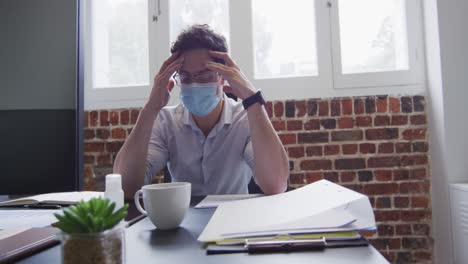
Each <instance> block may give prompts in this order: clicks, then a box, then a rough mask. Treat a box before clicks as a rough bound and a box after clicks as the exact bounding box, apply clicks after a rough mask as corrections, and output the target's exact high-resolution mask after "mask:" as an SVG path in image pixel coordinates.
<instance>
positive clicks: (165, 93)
mask: <svg viewBox="0 0 468 264" xmlns="http://www.w3.org/2000/svg"><path fill="white" fill-rule="evenodd" d="M183 62H184V57H179V52H175V53H173V54H172V55H171V56H170V57H169V58H168V59H167V60H166V61H165V62H164V63H163V65H162V66H161V69H160V70H159V72H158V74H157V75H156V76H155V77H154V84H153V88H152V90H151V94H150V98H149V100H148V103H147V105H146V107H148V108H150V109H151V110H156V111H159V110H161V109H162V108H163V107H164V106H166V105H167V103H168V102H169V98H170V94H169V92H170V91H171V90H172V88H173V87H174V82H173V81H170V82H169V78H171V76H172V74H174V72H175V71H176V70H177V69H180V67H182V63H183Z"/></svg>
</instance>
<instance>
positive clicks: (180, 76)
mask: <svg viewBox="0 0 468 264" xmlns="http://www.w3.org/2000/svg"><path fill="white" fill-rule="evenodd" d="M217 77H218V73H217V72H214V71H211V70H205V71H202V72H198V73H195V74H190V73H187V72H176V74H175V75H174V80H175V81H176V84H177V85H179V86H180V85H181V84H191V83H210V82H215V81H216V78H217Z"/></svg>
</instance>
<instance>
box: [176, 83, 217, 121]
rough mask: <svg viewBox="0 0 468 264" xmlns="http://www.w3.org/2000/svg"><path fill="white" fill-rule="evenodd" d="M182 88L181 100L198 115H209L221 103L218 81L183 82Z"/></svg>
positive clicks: (190, 110) (191, 111)
mask: <svg viewBox="0 0 468 264" xmlns="http://www.w3.org/2000/svg"><path fill="white" fill-rule="evenodd" d="M180 88H181V89H180V100H181V101H182V103H183V104H184V106H185V107H186V108H187V109H188V110H189V112H190V113H192V114H194V115H196V116H206V115H208V114H209V113H210V112H211V111H213V109H215V107H216V105H218V103H219V97H218V95H216V90H217V88H218V83H217V82H213V83H192V84H182V85H181V87H180Z"/></svg>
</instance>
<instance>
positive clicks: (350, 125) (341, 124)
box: [338, 117, 354, 128]
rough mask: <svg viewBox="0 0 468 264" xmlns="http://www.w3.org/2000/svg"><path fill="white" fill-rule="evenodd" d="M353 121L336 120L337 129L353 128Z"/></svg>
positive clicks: (349, 119) (350, 119)
mask: <svg viewBox="0 0 468 264" xmlns="http://www.w3.org/2000/svg"><path fill="white" fill-rule="evenodd" d="M353 127H354V120H353V119H352V118H351V117H342V118H339V119H338V128H353Z"/></svg>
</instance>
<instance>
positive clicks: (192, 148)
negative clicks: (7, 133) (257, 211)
mask: <svg viewBox="0 0 468 264" xmlns="http://www.w3.org/2000/svg"><path fill="white" fill-rule="evenodd" d="M227 51H228V49H227V44H226V40H225V38H224V37H223V36H222V35H219V34H217V33H215V32H214V31H212V30H211V29H210V28H209V27H208V26H206V25H194V26H191V27H189V28H188V29H187V30H185V31H183V32H182V33H181V34H180V35H179V36H178V38H177V40H176V41H175V42H174V44H173V45H172V47H171V53H172V55H171V56H170V57H169V58H168V59H167V60H166V61H165V62H164V63H163V64H162V66H161V69H160V70H159V72H158V73H157V75H156V77H155V78H154V84H153V88H152V91H151V94H150V97H149V99H148V101H147V103H146V104H145V106H144V107H143V109H142V110H141V112H140V115H139V117H138V120H137V122H136V124H135V127H134V128H133V130H132V132H131V133H130V135H129V136H128V138H127V140H126V141H125V143H124V145H123V146H122V148H121V150H120V152H119V153H118V154H117V157H116V159H115V163H114V172H115V173H119V174H122V177H123V184H124V191H125V194H126V196H127V197H132V196H133V194H134V193H135V192H136V191H137V190H138V189H140V188H141V186H142V185H143V184H149V183H151V181H152V178H153V176H154V175H155V174H156V173H158V172H159V171H160V170H161V169H162V168H164V167H165V166H167V167H168V169H169V171H170V173H171V176H172V181H174V182H180V181H185V182H191V183H192V195H207V194H242V193H247V192H248V191H247V186H248V183H249V182H250V180H251V179H252V177H253V178H254V180H255V182H256V183H257V185H258V186H259V187H260V188H261V189H262V191H263V192H264V193H265V194H277V193H280V192H283V191H285V190H286V187H287V179H288V176H289V168H288V167H289V164H288V158H287V155H286V152H285V150H284V148H283V146H282V144H281V141H280V139H279V137H278V135H277V134H276V132H275V130H274V129H273V126H272V125H271V123H270V120H269V119H268V115H267V113H266V111H265V108H264V103H265V101H264V100H263V97H262V95H261V93H260V91H259V90H257V89H256V88H255V87H254V86H253V85H252V84H251V83H250V82H249V80H248V79H247V78H246V77H245V75H244V74H243V73H242V71H241V70H240V68H239V67H238V66H237V64H236V63H235V62H234V61H233V59H232V58H231V57H230V56H229V55H228V53H227ZM172 78H174V80H175V83H176V87H177V88H174V82H173V81H172ZM225 81H227V83H228V84H229V85H224V84H225ZM173 88H174V89H180V101H181V102H180V103H179V104H178V105H176V106H166V105H167V103H168V100H169V97H170V91H171V90H172V89H173ZM225 92H229V93H232V94H234V95H235V96H237V97H238V98H240V99H241V100H242V103H241V102H236V101H234V100H233V99H230V98H228V97H227V96H226V95H225Z"/></svg>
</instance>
